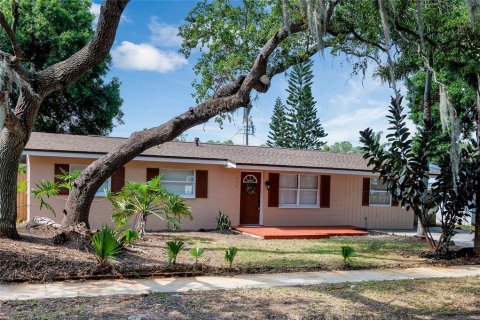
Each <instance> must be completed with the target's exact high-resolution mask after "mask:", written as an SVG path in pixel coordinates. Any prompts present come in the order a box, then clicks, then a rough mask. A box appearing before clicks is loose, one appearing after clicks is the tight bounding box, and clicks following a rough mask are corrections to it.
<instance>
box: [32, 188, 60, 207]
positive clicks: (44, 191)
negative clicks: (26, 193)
mask: <svg viewBox="0 0 480 320" xmlns="http://www.w3.org/2000/svg"><path fill="white" fill-rule="evenodd" d="M58 191H59V189H58V185H57V184H56V183H54V182H51V181H47V180H41V181H40V182H38V183H37V184H35V188H34V189H32V196H33V197H34V198H35V199H37V200H39V201H40V210H41V209H42V208H46V209H47V210H49V211H50V212H52V213H53V215H56V213H55V210H54V209H53V207H52V206H51V205H50V203H48V201H46V199H45V197H46V198H47V199H48V198H50V197H55V196H57V195H58Z"/></svg>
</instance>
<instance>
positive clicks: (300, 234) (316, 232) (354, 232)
mask: <svg viewBox="0 0 480 320" xmlns="http://www.w3.org/2000/svg"><path fill="white" fill-rule="evenodd" d="M233 229H235V230H237V231H240V232H242V233H244V234H248V235H253V236H256V237H259V238H262V239H326V238H330V237H335V236H366V235H368V231H366V230H365V229H362V228H359V227H354V226H318V227H302V226H299V227H282V226H277V227H274V226H271V227H264V226H237V227H234V228H233Z"/></svg>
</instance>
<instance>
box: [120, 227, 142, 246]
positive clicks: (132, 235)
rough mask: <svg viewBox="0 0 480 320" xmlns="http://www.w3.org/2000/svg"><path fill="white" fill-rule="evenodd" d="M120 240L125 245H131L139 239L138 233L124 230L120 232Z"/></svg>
mask: <svg viewBox="0 0 480 320" xmlns="http://www.w3.org/2000/svg"><path fill="white" fill-rule="evenodd" d="M122 236H123V237H122V239H123V242H124V243H126V244H132V243H133V242H134V241H135V240H138V239H139V236H138V231H137V230H132V229H125V230H123V231H122Z"/></svg>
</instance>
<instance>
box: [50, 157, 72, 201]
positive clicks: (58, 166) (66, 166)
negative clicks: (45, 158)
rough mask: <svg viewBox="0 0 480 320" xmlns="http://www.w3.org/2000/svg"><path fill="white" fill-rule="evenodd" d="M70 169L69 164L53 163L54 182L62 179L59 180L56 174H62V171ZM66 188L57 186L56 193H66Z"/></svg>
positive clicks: (62, 194) (59, 181)
mask: <svg viewBox="0 0 480 320" xmlns="http://www.w3.org/2000/svg"><path fill="white" fill-rule="evenodd" d="M69 171H70V165H69V164H57V163H56V164H55V177H54V180H53V181H54V182H55V183H62V182H63V181H62V180H60V179H59V178H58V177H57V176H58V175H61V174H63V172H66V173H68V172H69ZM68 193H69V192H68V189H67V188H59V189H58V194H59V195H61V196H65V195H68Z"/></svg>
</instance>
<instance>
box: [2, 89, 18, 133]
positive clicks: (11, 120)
mask: <svg viewBox="0 0 480 320" xmlns="http://www.w3.org/2000/svg"><path fill="white" fill-rule="evenodd" d="M0 115H3V117H0V119H1V118H3V119H1V120H2V121H3V123H0V130H1V129H2V128H3V127H5V128H7V130H9V131H11V132H17V131H19V130H20V129H21V126H22V124H21V122H20V120H19V119H18V118H17V116H16V115H15V114H14V113H13V112H12V110H11V109H10V107H9V103H8V91H3V92H0Z"/></svg>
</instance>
